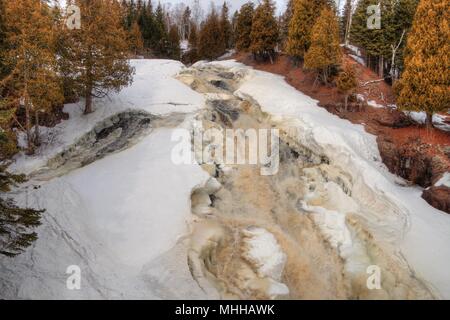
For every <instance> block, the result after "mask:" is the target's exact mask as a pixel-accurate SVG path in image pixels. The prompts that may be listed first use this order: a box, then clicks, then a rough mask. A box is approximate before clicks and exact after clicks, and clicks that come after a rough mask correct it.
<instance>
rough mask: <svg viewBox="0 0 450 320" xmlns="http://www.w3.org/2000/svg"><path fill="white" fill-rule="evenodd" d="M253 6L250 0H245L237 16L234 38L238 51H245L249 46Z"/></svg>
mask: <svg viewBox="0 0 450 320" xmlns="http://www.w3.org/2000/svg"><path fill="white" fill-rule="evenodd" d="M254 12H255V8H254V5H253V3H252V2H247V3H246V4H244V5H243V6H242V7H241V10H240V11H239V16H238V19H237V22H236V32H235V36H234V38H235V39H236V49H237V50H238V51H245V50H248V49H249V48H250V45H251V38H250V34H251V32H252V21H253V15H254Z"/></svg>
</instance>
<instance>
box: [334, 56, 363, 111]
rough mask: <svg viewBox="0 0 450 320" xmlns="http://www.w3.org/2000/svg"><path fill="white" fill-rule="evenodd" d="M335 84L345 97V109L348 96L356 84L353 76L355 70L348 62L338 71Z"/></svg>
mask: <svg viewBox="0 0 450 320" xmlns="http://www.w3.org/2000/svg"><path fill="white" fill-rule="evenodd" d="M336 85H337V88H338V90H339V92H341V93H343V94H344V97H345V111H347V106H348V97H349V96H350V95H351V94H352V93H353V91H354V90H355V89H356V88H357V86H358V81H357V79H356V76H355V70H354V68H353V67H352V66H351V65H350V64H346V65H345V66H344V70H342V71H341V72H340V73H339V76H338V78H337V80H336Z"/></svg>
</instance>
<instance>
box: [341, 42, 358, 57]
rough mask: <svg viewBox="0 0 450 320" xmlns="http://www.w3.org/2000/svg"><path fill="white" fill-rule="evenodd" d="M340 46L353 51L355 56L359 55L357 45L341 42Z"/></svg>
mask: <svg viewBox="0 0 450 320" xmlns="http://www.w3.org/2000/svg"><path fill="white" fill-rule="evenodd" d="M342 46H343V47H345V48H347V49H348V50H350V51H351V52H353V53H354V54H355V55H356V56H358V57H361V50H359V48H358V47H357V46H354V45H352V44H347V45H346V44H343V45H342Z"/></svg>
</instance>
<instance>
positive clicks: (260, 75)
mask: <svg viewBox="0 0 450 320" xmlns="http://www.w3.org/2000/svg"><path fill="white" fill-rule="evenodd" d="M217 64H219V65H222V66H223V65H225V66H228V67H233V68H236V69H238V68H246V67H244V66H243V65H241V64H239V63H237V62H235V61H224V62H218V63H217ZM268 92H270V94H267V93H268ZM236 94H238V95H241V96H243V97H250V98H252V99H254V100H255V101H256V102H258V103H259V104H260V106H261V108H262V109H263V111H265V112H267V113H269V114H271V115H272V119H273V120H275V121H277V122H278V123H279V125H280V126H281V127H284V128H285V130H286V131H289V129H290V128H292V127H295V129H296V130H297V131H300V134H297V135H296V138H297V139H298V140H299V141H300V142H301V144H303V145H305V146H307V147H309V148H311V149H312V150H313V151H316V152H318V153H322V154H325V155H326V156H328V157H329V158H330V159H331V161H332V162H333V163H336V164H340V166H341V167H342V168H347V173H349V174H351V175H352V180H353V184H354V185H353V193H354V194H353V199H358V200H359V201H361V203H364V204H365V205H368V206H372V207H373V209H374V212H376V214H377V215H378V216H365V218H366V219H368V220H369V221H370V222H372V223H370V222H369V223H368V225H369V226H370V228H371V231H372V232H373V233H374V234H375V235H376V236H378V237H380V238H382V239H383V240H384V241H390V242H391V243H392V244H393V245H394V246H395V247H396V248H398V250H400V252H399V255H400V256H404V257H405V259H406V260H407V262H408V263H409V264H410V266H411V267H412V268H413V270H414V271H415V273H416V274H417V275H418V276H419V277H420V278H422V279H424V280H425V281H426V282H427V283H428V284H429V286H431V287H432V288H433V290H435V291H436V292H437V295H439V296H441V297H444V298H450V274H449V273H448V267H447V264H448V262H449V261H450V248H449V246H448V243H450V216H449V215H448V214H445V213H443V212H442V211H439V210H437V209H435V208H433V207H431V206H430V205H429V204H428V203H427V202H426V201H425V200H423V199H422V198H421V196H420V194H421V192H422V189H421V188H418V187H405V186H404V184H401V183H398V182H400V181H401V179H400V178H398V177H396V176H394V175H392V174H391V173H389V171H388V170H387V168H386V167H385V166H384V165H383V164H382V162H381V160H380V159H381V157H380V154H379V151H378V148H377V143H376V137H375V136H374V135H371V134H369V133H367V132H366V131H365V130H364V128H363V126H361V125H355V124H352V123H350V122H349V121H347V120H343V119H340V118H338V117H337V116H335V115H332V114H330V113H328V112H327V111H326V110H324V109H323V108H319V107H317V101H316V100H313V99H312V98H310V97H308V96H306V95H304V94H302V93H301V92H298V91H297V90H295V89H294V88H292V87H291V86H290V85H289V84H287V83H286V82H285V80H284V79H283V78H282V77H281V76H278V75H273V74H270V73H266V72H262V71H256V70H249V71H248V74H247V76H246V79H245V80H244V81H243V83H242V85H241V87H240V88H239V89H238V91H237V92H236ZM348 168H352V169H351V170H348ZM373 194H375V195H377V196H375V195H373ZM362 214H364V211H363V212H362ZM380 221H383V223H380Z"/></svg>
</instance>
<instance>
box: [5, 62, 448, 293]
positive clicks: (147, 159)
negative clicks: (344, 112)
mask: <svg viewBox="0 0 450 320" xmlns="http://www.w3.org/2000/svg"><path fill="white" fill-rule="evenodd" d="M132 63H133V65H134V66H135V67H136V77H135V82H134V83H133V85H132V86H131V87H129V88H127V89H124V90H123V91H122V92H120V93H118V94H114V95H112V96H111V97H110V98H109V99H103V100H97V101H96V102H95V106H96V111H95V113H93V114H91V115H89V116H82V115H81V110H82V105H81V104H74V105H67V106H66V111H68V112H69V113H70V114H71V118H70V119H69V120H68V121H64V122H62V123H61V124H60V125H58V126H57V127H56V128H53V129H51V130H49V132H47V134H48V136H49V137H51V136H56V134H55V133H58V136H59V137H58V140H57V141H55V140H53V141H51V139H49V141H48V143H47V144H44V145H43V146H42V148H41V149H40V150H39V153H38V155H37V156H35V157H32V158H30V157H24V156H21V157H20V158H19V159H17V163H16V164H15V166H14V169H15V170H17V171H26V172H32V171H34V170H36V169H38V168H40V167H42V166H44V165H45V164H46V162H47V160H48V159H50V158H51V157H52V156H54V155H55V154H56V153H58V152H60V151H61V150H63V149H64V148H66V147H67V146H69V145H71V144H72V143H73V142H75V141H76V140H77V139H78V138H79V137H81V136H82V135H83V134H84V133H86V132H88V131H89V130H91V129H92V128H93V127H94V126H95V124H96V123H97V122H98V121H100V120H103V119H105V118H107V117H109V116H111V115H113V114H115V113H117V112H121V111H125V110H129V109H139V110H145V111H147V112H149V113H152V114H159V115H165V116H170V114H171V113H174V112H177V113H179V112H181V113H187V115H186V119H185V121H184V122H183V123H182V124H181V125H180V126H182V127H185V128H190V127H191V125H192V122H193V115H192V114H189V113H193V112H195V111H196V110H199V109H200V108H202V106H203V105H204V97H203V96H202V95H200V94H198V93H195V92H194V91H193V90H191V89H190V88H189V87H187V86H185V85H184V84H182V83H181V82H179V81H177V80H175V79H174V78H173V76H174V75H175V74H176V73H177V72H179V71H180V70H181V69H182V68H183V66H182V65H181V64H180V63H178V62H174V61H168V60H135V61H133V62H132ZM216 64H218V65H220V66H223V67H226V68H230V69H231V70H232V71H237V70H245V72H246V73H247V75H246V77H245V79H243V81H242V83H241V86H240V88H239V90H238V91H237V92H236V94H237V95H240V96H243V97H250V98H251V99H254V100H255V101H257V102H258V103H259V105H260V106H261V107H262V109H263V110H264V111H265V112H267V113H269V114H270V115H271V116H272V118H273V119H274V120H276V121H277V122H278V124H279V126H280V127H281V128H285V129H288V128H289V127H295V128H297V129H299V130H300V135H298V136H296V138H297V139H299V140H301V143H302V144H303V145H305V146H308V147H309V148H310V149H311V150H313V151H317V153H318V154H325V155H326V156H328V157H329V158H330V160H331V161H332V162H333V163H336V164H339V165H340V166H341V167H342V168H343V169H345V170H346V172H348V173H349V174H351V176H352V180H353V187H354V191H353V192H354V194H353V198H360V199H361V203H364V204H367V205H369V206H371V209H375V212H377V214H376V215H375V216H367V217H365V218H367V220H368V224H369V225H370V226H371V228H372V229H371V231H373V233H374V234H375V235H376V236H382V237H383V238H384V239H385V240H386V241H390V242H392V243H393V244H395V245H396V246H397V247H398V248H399V249H400V253H401V254H402V255H403V256H404V257H405V258H406V260H407V262H408V263H409V264H410V266H411V267H412V269H413V270H414V271H415V273H416V274H417V276H418V277H420V278H422V279H424V280H425V281H426V282H427V283H428V284H429V285H430V286H431V287H432V288H433V289H434V290H435V293H436V294H437V295H438V296H440V297H444V298H450V274H449V272H448V268H447V263H448V262H449V261H450V248H449V246H448V244H449V243H450V216H449V215H446V214H444V213H442V212H440V211H438V210H436V209H434V208H432V207H431V206H429V205H428V204H427V203H426V202H425V201H424V200H423V199H422V198H421V197H420V193H421V190H420V189H419V188H416V187H405V186H402V180H401V179H399V178H397V177H395V176H393V175H392V174H390V173H389V172H388V171H387V169H386V168H385V166H384V165H383V164H382V162H381V158H380V155H379V152H378V149H377V144H376V140H375V136H373V135H370V134H368V133H366V132H365V131H364V128H363V126H360V125H354V124H351V123H350V122H348V121H346V120H342V119H339V118H338V117H336V116H334V115H332V114H330V113H328V112H326V111H325V110H324V109H323V108H318V107H317V101H315V100H313V99H311V98H309V97H307V96H305V95H303V94H302V93H300V92H298V91H297V90H295V89H294V88H292V87H291V86H289V85H288V84H287V83H286V82H285V81H284V80H283V78H282V77H280V76H276V75H273V74H269V73H265V72H260V71H255V70H252V69H250V68H248V67H245V66H243V65H241V64H238V63H236V62H234V61H223V62H217V63H216ZM268 93H269V94H268ZM53 131H54V132H53ZM52 132H53V134H52ZM50 143H51V144H50ZM174 144H175V142H173V141H171V130H170V129H167V128H159V129H156V130H154V131H153V132H152V133H151V134H150V135H148V136H146V137H144V138H143V139H142V140H141V141H140V142H139V143H137V144H136V145H134V146H132V147H131V148H129V149H126V150H124V151H122V152H119V153H115V154H112V155H109V156H108V157H106V158H104V159H101V160H98V161H96V162H94V163H92V164H90V165H87V166H85V167H83V168H80V169H77V170H74V171H71V172H70V173H68V174H66V175H64V176H62V177H59V178H54V179H52V180H50V181H48V182H43V183H42V182H40V187H39V188H37V189H35V188H33V186H34V185H35V184H37V183H38V182H36V181H30V183H29V187H28V188H25V189H22V190H19V191H20V192H18V194H17V197H18V200H19V202H20V203H22V204H26V205H30V206H37V207H42V208H46V209H47V211H46V213H45V214H44V215H43V225H42V226H41V227H40V228H39V229H38V233H39V239H38V240H37V242H36V243H35V244H34V245H33V246H32V247H31V248H29V249H28V250H27V251H26V252H25V253H24V254H22V255H20V256H19V257H16V258H14V259H9V258H3V257H1V258H0V298H6V299H8V298H48V299H56V298H57V299H70V298H109V299H111V298H113V299H114V298H138V299H146V298H147V299H164V298H172V299H174V298H175V299H177V298H192V299H195V298H206V296H205V292H203V291H202V290H201V289H200V288H199V286H198V284H197V283H196V282H195V281H194V280H193V279H192V276H191V275H190V273H189V268H188V265H187V259H186V257H187V244H186V241H184V236H185V235H187V234H188V226H189V223H188V222H189V220H190V219H191V215H190V212H191V208H190V195H191V191H192V190H193V189H194V188H195V187H197V186H200V185H202V184H203V183H204V182H205V181H206V180H207V179H208V175H207V174H206V173H205V172H204V171H202V170H201V168H200V167H199V166H197V165H178V166H177V165H175V164H173V162H172V161H171V159H170V155H171V151H172V148H173V146H174ZM444 183H446V180H445V181H444ZM336 194H337V193H336ZM336 197H337V198H336V199H335V201H336V202H339V201H340V199H339V196H338V195H337V196H336ZM342 201H343V200H342ZM391 204H393V205H392V206H393V207H395V208H399V209H398V211H396V210H391V209H392V208H393V207H391ZM346 207H348V204H344V203H343V204H342V208H346ZM310 209H311V210H313V209H314V210H318V208H310ZM361 211H362V212H364V210H363V208H362V209H361ZM388 213H389V214H388ZM325 214H326V212H325ZM342 214H343V213H338V212H336V215H339V216H340V215H342ZM341 220H342V219H341ZM341 222H342V221H341ZM251 231H252V230H251ZM257 231H258V230H257ZM253 232H255V230H253ZM258 232H259V233H258ZM258 232H257V234H256V235H257V237H256V238H255V239H256V240H254V242H253V243H252V242H250V243H249V245H250V246H251V248H252V250H255V248H256V249H257V248H262V249H264V250H259V249H258V250H257V251H258V252H259V253H261V255H260V256H264V255H265V254H266V251H265V249H267V248H264V246H262V245H261V242H264V241H266V240H267V241H268V245H269V247H268V248H269V249H270V248H271V247H273V248H275V249H276V248H277V245H276V244H275V243H274V241H273V239H272V237H271V236H270V234H265V233H262V232H260V230H259V231H258ZM270 246H271V247H270ZM275 251H276V250H275ZM278 258H279V259H278ZM278 258H277V259H275V260H276V261H281V260H283V257H282V256H280V257H278ZM269 260H270V259H269ZM275 260H274V261H275ZM269 262H270V261H269ZM70 265H78V266H80V268H81V270H82V289H81V290H78V291H77V290H75V291H71V290H67V288H66V278H67V275H66V273H65V272H66V268H67V267H68V266H70ZM274 265H275V266H278V265H282V264H279V263H278V262H277V263H274ZM270 272H277V274H278V275H279V272H280V271H279V270H276V268H275V267H274V269H273V270H272V269H271V270H270ZM279 289H280V290H281V289H283V288H279Z"/></svg>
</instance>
